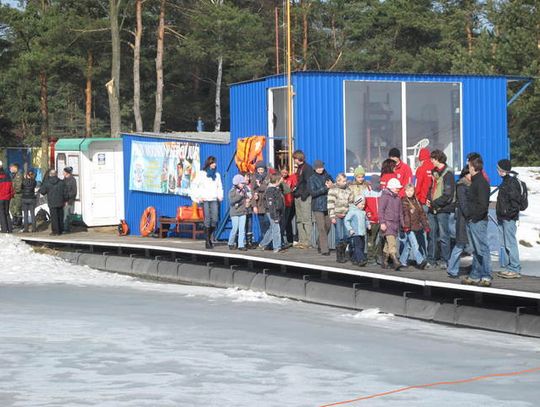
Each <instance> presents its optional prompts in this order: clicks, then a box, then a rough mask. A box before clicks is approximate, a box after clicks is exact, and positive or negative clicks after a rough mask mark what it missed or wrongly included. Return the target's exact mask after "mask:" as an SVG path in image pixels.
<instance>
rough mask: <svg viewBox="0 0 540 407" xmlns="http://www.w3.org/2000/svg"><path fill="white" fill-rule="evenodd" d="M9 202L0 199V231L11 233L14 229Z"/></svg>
mask: <svg viewBox="0 0 540 407" xmlns="http://www.w3.org/2000/svg"><path fill="white" fill-rule="evenodd" d="M9 202H10V201H0V232H2V233H11V232H12V231H13V229H12V226H11V218H10V217H9Z"/></svg>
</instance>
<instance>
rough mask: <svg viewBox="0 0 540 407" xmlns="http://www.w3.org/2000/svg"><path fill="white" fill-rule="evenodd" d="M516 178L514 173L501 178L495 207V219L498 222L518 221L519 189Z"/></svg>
mask: <svg viewBox="0 0 540 407" xmlns="http://www.w3.org/2000/svg"><path fill="white" fill-rule="evenodd" d="M516 176H517V173H516V172H513V171H512V172H510V173H509V175H506V176H505V177H503V179H502V182H501V185H499V193H498V195H497V206H496V213H497V219H499V220H518V219H519V201H520V198H521V187H520V185H519V181H518V180H517V179H516Z"/></svg>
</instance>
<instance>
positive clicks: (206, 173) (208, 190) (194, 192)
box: [191, 156, 223, 249]
mask: <svg viewBox="0 0 540 407" xmlns="http://www.w3.org/2000/svg"><path fill="white" fill-rule="evenodd" d="M191 200H192V201H194V202H197V203H198V204H201V203H202V205H203V210H204V230H205V231H206V248H207V249H212V248H213V247H214V246H213V245H212V233H213V232H214V230H215V229H216V226H217V223H218V214H219V203H220V202H221V201H222V200H223V186H222V184H221V176H220V175H219V173H218V172H217V161H216V157H214V156H209V157H208V158H207V159H206V161H205V163H204V167H203V169H202V171H201V172H200V173H199V174H197V178H195V183H194V185H193V186H192V188H191Z"/></svg>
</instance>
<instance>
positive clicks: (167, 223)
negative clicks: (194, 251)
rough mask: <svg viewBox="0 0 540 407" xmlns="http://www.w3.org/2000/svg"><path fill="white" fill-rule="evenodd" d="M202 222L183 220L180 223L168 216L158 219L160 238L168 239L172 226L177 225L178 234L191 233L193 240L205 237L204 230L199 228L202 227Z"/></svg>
mask: <svg viewBox="0 0 540 407" xmlns="http://www.w3.org/2000/svg"><path fill="white" fill-rule="evenodd" d="M202 223H203V221H202V220H181V221H178V219H176V218H169V217H167V216H162V217H160V218H159V219H158V225H159V237H160V238H164V237H167V233H168V232H169V229H170V227H171V225H176V233H181V232H189V233H191V238H192V239H193V240H196V239H197V237H199V236H203V235H204V230H201V229H200V228H199V225H202Z"/></svg>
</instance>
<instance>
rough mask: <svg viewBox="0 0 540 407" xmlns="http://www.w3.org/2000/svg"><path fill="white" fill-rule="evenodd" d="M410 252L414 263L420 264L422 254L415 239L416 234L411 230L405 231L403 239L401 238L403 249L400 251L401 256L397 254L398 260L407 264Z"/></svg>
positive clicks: (422, 259) (422, 258) (422, 257)
mask: <svg viewBox="0 0 540 407" xmlns="http://www.w3.org/2000/svg"><path fill="white" fill-rule="evenodd" d="M411 252H412V255H413V257H414V260H415V261H416V264H420V263H422V262H423V261H424V256H423V255H422V252H421V250H420V245H419V244H418V240H417V239H416V234H415V233H414V232H413V231H410V232H407V233H405V239H404V240H403V251H402V252H401V256H399V262H400V263H401V264H404V265H407V261H408V260H409V256H410V254H411Z"/></svg>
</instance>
